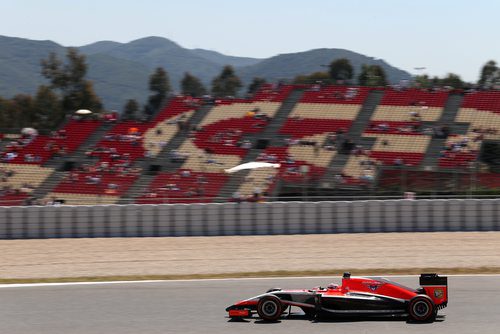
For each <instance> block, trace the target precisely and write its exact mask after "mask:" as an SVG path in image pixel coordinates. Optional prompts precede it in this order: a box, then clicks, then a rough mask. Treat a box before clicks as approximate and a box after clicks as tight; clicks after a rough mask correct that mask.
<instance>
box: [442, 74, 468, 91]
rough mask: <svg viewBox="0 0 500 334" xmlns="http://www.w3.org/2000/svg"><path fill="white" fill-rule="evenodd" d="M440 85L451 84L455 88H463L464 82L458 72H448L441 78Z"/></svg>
mask: <svg viewBox="0 0 500 334" xmlns="http://www.w3.org/2000/svg"><path fill="white" fill-rule="evenodd" d="M439 84H440V86H449V87H453V88H457V89H459V88H463V87H464V82H463V81H462V79H461V78H460V76H459V75H458V74H454V73H448V75H447V76H445V77H444V78H441V79H439Z"/></svg>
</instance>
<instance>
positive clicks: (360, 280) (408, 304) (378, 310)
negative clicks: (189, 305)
mask: <svg viewBox="0 0 500 334" xmlns="http://www.w3.org/2000/svg"><path fill="white" fill-rule="evenodd" d="M447 304H448V279H447V277H443V276H439V275H437V274H421V275H420V288H418V289H412V288H409V287H406V286H403V285H401V284H398V283H396V282H393V281H390V280H388V279H385V278H380V277H351V275H350V274H349V273H344V276H343V277H342V284H341V285H337V284H330V285H328V286H327V287H326V288H322V287H317V288H313V289H304V290H283V289H278V288H276V289H270V290H268V291H267V292H266V293H264V294H261V295H258V296H255V297H252V298H249V299H245V300H242V301H239V302H237V303H236V304H234V305H231V306H229V307H228V308H226V311H227V312H229V317H230V318H251V317H252V316H253V314H255V313H257V315H258V316H259V317H260V318H261V319H262V320H265V321H276V320H278V319H279V318H280V317H282V315H283V314H284V313H285V312H286V311H287V309H291V307H293V306H295V307H298V308H301V309H302V311H303V312H304V313H305V314H306V315H307V316H310V317H314V318H322V317H334V318H335V317H353V316H354V317H369V316H376V317H380V316H407V317H408V318H409V319H410V320H412V321H418V322H432V321H434V320H435V319H436V316H437V312H438V310H440V309H442V308H444V307H446V306H447Z"/></svg>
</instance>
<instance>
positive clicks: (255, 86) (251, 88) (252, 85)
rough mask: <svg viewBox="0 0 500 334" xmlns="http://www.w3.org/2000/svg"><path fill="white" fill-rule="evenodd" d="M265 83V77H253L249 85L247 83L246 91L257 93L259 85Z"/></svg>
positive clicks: (251, 93)
mask: <svg viewBox="0 0 500 334" xmlns="http://www.w3.org/2000/svg"><path fill="white" fill-rule="evenodd" d="M265 83H266V79H264V78H259V77H255V78H253V80H252V82H251V83H250V85H248V91H247V93H248V94H250V95H253V94H255V93H257V91H258V90H259V89H260V87H261V86H262V85H264V84H265Z"/></svg>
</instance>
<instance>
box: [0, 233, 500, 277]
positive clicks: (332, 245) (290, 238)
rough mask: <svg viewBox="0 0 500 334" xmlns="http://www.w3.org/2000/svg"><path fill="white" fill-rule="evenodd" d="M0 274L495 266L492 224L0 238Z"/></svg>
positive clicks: (499, 260) (498, 238) (497, 253)
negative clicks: (426, 229)
mask: <svg viewBox="0 0 500 334" xmlns="http://www.w3.org/2000/svg"><path fill="white" fill-rule="evenodd" d="M0 263H1V265H0V279H15V278H18V279H26V278H55V277H57V278H63V277H95V276H148V275H149V276H150V275H174V276H175V275H206V274H225V273H241V272H260V271H278V270H283V271H291V272H297V271H307V270H311V271H322V270H324V271H328V270H333V269H335V270H363V269H373V268H378V269H382V270H383V269H405V268H442V269H443V271H446V268H466V269H471V268H478V269H479V268H497V270H500V232H454V233H370V234H321V235H280V236H228V237H173V238H109V239H45V240H2V241H0Z"/></svg>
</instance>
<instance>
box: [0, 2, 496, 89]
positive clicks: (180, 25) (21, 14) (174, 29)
mask: <svg viewBox="0 0 500 334" xmlns="http://www.w3.org/2000/svg"><path fill="white" fill-rule="evenodd" d="M1 8H2V19H1V20H0V34H2V35H6V36H12V37H23V38H30V39H37V40H53V41H55V42H57V43H59V44H62V45H65V46H81V45H85V44H89V43H92V42H95V41H99V40H112V41H118V42H129V41H131V40H134V39H137V38H141V37H146V36H153V35H154V36H162V37H166V38H169V39H171V40H173V41H175V42H177V43H178V44H180V45H181V46H183V47H187V48H204V49H210V50H216V51H219V52H222V53H225V54H229V55H235V56H248V57H258V58H263V57H269V56H274V55H277V54H279V53H290V52H298V51H306V50H310V49H315V48H343V49H349V50H352V51H355V52H359V53H362V54H365V55H368V56H372V57H376V58H382V59H385V60H386V61H387V62H388V63H390V64H392V65H394V66H397V67H399V68H401V69H404V70H407V71H409V72H411V73H416V70H414V68H415V67H426V68H427V69H426V70H424V72H426V73H428V74H431V75H440V76H441V75H445V74H446V73H448V72H454V73H458V74H459V75H461V76H462V78H463V79H466V80H473V81H475V80H477V77H478V73H479V69H480V67H481V66H482V65H483V64H484V63H485V62H486V61H488V60H490V59H494V60H495V61H497V63H499V62H500V42H499V34H500V19H499V18H500V16H499V13H500V0H476V1H470V0H469V1H466V0H418V1H408V0H251V1H248V0H246V1H245V0H240V1H238V0H233V1H230V0H212V1H202V0H178V1H170V0H81V1H77V0H44V1H41V0H2V6H1Z"/></svg>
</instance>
